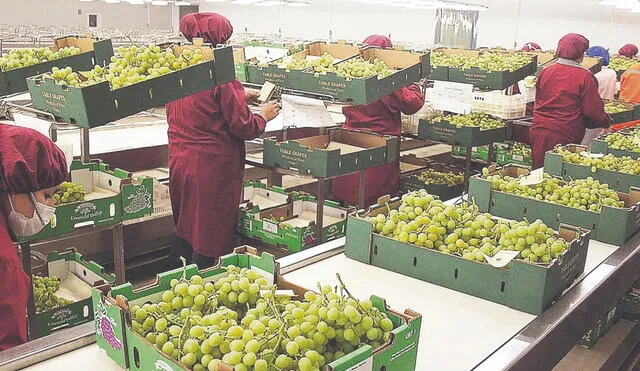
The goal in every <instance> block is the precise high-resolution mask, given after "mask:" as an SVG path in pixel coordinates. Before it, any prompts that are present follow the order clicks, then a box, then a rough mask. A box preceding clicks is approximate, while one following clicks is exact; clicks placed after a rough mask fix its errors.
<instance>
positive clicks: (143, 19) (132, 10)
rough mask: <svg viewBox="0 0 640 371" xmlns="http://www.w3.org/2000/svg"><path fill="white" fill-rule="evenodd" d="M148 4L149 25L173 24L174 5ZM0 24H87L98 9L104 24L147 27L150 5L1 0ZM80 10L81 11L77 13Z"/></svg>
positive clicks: (49, 0)
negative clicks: (89, 16)
mask: <svg viewBox="0 0 640 371" xmlns="http://www.w3.org/2000/svg"><path fill="white" fill-rule="evenodd" d="M148 6H149V18H150V20H151V22H150V25H149V26H150V28H152V29H169V28H170V27H171V7H169V6H164V7H162V6H151V5H148ZM0 9H1V10H0V24H8V25H34V24H39V25H51V26H63V25H68V26H78V27H86V26H87V14H88V13H99V14H101V18H102V27H105V28H110V27H122V28H137V27H140V28H144V27H147V5H130V4H124V3H121V4H106V3H103V2H102V1H93V2H80V1H78V0H0ZM78 10H81V11H82V14H81V15H78Z"/></svg>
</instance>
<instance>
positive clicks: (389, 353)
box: [92, 247, 422, 371]
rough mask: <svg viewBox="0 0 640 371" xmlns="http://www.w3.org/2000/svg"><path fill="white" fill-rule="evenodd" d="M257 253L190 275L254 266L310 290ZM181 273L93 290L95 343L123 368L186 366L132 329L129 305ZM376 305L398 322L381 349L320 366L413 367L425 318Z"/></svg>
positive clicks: (279, 281) (242, 252)
mask: <svg viewBox="0 0 640 371" xmlns="http://www.w3.org/2000/svg"><path fill="white" fill-rule="evenodd" d="M256 253H257V251H256V250H255V249H253V248H250V247H241V248H237V249H236V250H235V252H234V253H232V254H229V255H225V256H223V257H222V258H221V263H220V264H219V265H218V266H216V267H212V268H209V269H207V270H202V271H198V269H197V267H196V266H195V265H189V266H188V267H187V268H186V274H185V277H186V278H190V277H191V276H193V275H195V274H199V275H201V276H202V277H203V280H204V281H205V282H208V281H215V280H217V279H219V278H220V277H221V276H222V275H224V274H226V272H225V270H224V269H223V267H225V266H228V265H235V266H238V267H242V268H251V269H253V270H255V271H257V272H258V273H260V274H262V275H264V276H265V278H266V279H267V280H268V281H270V282H271V283H275V284H276V285H277V286H278V288H281V289H288V290H292V291H293V292H294V294H295V295H296V297H301V296H302V295H303V293H304V292H305V291H306V290H305V289H304V288H302V287H299V286H297V285H295V284H293V283H290V282H287V281H286V280H284V279H283V278H282V276H281V275H280V271H279V266H278V265H277V263H276V262H275V259H274V257H273V255H270V254H267V253H263V254H262V255H261V256H257V255H256ZM181 277H183V270H182V269H174V270H171V271H168V272H164V273H160V274H158V276H157V279H156V283H155V284H153V285H150V286H147V287H144V288H141V289H137V290H134V289H133V286H132V285H131V284H130V283H126V284H124V285H120V286H117V287H114V288H113V289H111V290H109V289H108V288H107V287H105V288H102V287H101V288H95V289H93V291H92V299H93V302H94V309H95V322H96V342H97V343H98V346H99V347H100V348H102V349H103V350H104V351H105V352H106V353H107V355H108V356H109V357H110V358H111V359H112V360H114V361H115V362H116V363H117V364H118V365H119V366H120V367H122V368H123V369H125V370H145V371H146V370H157V369H161V370H165V371H168V370H188V368H187V367H185V366H184V365H183V364H180V363H177V362H175V361H173V360H172V359H169V358H167V357H166V356H164V355H163V354H162V353H161V352H160V351H159V350H158V349H157V348H156V347H155V346H153V345H151V344H150V343H148V342H147V341H146V340H145V339H144V338H142V337H141V336H140V335H138V334H137V333H136V332H134V331H133V329H132V328H131V314H130V311H129V305H135V304H143V303H144V302H146V301H147V300H150V299H153V300H158V298H159V297H160V295H161V293H162V291H164V290H167V289H168V288H169V282H170V281H171V279H173V278H177V279H179V278H181ZM371 300H372V302H373V305H374V306H375V307H376V308H378V309H379V310H381V311H384V312H385V313H387V315H388V316H389V317H390V319H391V320H392V322H393V324H394V329H393V330H392V331H391V339H390V340H389V341H388V342H386V343H385V344H383V345H382V346H381V347H380V348H378V349H373V348H372V347H371V346H369V345H363V346H361V347H359V348H358V349H356V350H354V351H353V352H352V353H349V354H347V355H345V356H344V357H342V358H340V359H337V360H335V361H333V362H332V363H330V364H329V365H327V366H325V367H323V368H322V370H323V371H347V370H356V369H358V367H360V366H361V365H365V366H366V367H369V368H371V367H372V368H371V369H375V370H407V371H411V370H415V369H416V355H417V351H418V347H417V346H418V338H419V335H420V325H421V322H422V316H421V315H420V314H418V313H416V312H414V311H412V310H409V309H407V310H405V313H400V312H396V311H394V310H392V309H389V308H387V306H386V303H385V301H384V299H381V298H379V297H376V296H372V297H371ZM223 370H232V368H231V367H230V366H228V365H223V366H222V367H218V371H223Z"/></svg>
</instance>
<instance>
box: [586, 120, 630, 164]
mask: <svg viewBox="0 0 640 371" xmlns="http://www.w3.org/2000/svg"><path fill="white" fill-rule="evenodd" d="M591 152H593V153H605V154H607V153H610V154H612V155H614V156H617V157H623V156H627V157H631V158H632V159H635V160H638V159H640V128H627V129H624V130H620V131H617V132H615V133H609V134H604V135H601V136H599V137H597V138H596V139H594V140H593V142H591Z"/></svg>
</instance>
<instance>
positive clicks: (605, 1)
mask: <svg viewBox="0 0 640 371" xmlns="http://www.w3.org/2000/svg"><path fill="white" fill-rule="evenodd" d="M616 4H618V0H600V5H616Z"/></svg>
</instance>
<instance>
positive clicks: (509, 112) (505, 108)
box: [471, 91, 527, 120]
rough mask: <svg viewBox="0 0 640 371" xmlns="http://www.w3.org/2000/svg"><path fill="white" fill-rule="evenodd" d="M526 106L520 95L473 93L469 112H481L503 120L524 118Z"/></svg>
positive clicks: (494, 92) (492, 92) (495, 92)
mask: <svg viewBox="0 0 640 371" xmlns="http://www.w3.org/2000/svg"><path fill="white" fill-rule="evenodd" d="M526 110H527V104H526V103H525V101H524V97H523V96H522V94H516V95H504V94H502V93H501V92H498V91H491V92H474V93H473V101H472V102H471V112H482V113H486V114H489V115H491V116H495V117H500V118H501V119H505V120H512V119H517V118H521V117H524V116H525V113H526Z"/></svg>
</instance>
